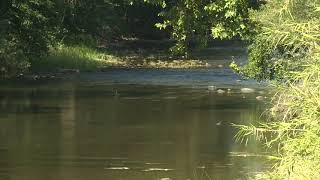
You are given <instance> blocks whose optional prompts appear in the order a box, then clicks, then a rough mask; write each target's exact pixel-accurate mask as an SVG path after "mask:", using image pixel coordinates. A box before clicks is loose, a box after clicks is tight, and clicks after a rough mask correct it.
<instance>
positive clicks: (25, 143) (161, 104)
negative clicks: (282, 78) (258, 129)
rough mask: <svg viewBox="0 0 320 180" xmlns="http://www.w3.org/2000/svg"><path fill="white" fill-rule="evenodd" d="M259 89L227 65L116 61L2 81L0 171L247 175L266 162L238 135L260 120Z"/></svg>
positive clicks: (11, 174)
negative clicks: (95, 69) (141, 65)
mask: <svg viewBox="0 0 320 180" xmlns="http://www.w3.org/2000/svg"><path fill="white" fill-rule="evenodd" d="M211 85H214V86H217V87H218V88H221V89H224V90H225V91H226V93H225V94H218V93H217V92H216V91H208V88H207V87H208V86H211ZM243 87H251V88H255V89H256V93H253V94H242V93H241V92H240V88H243ZM227 89H231V90H230V92H229V93H227V91H228V90H227ZM258 91H265V90H264V87H263V86H262V85H260V84H258V83H257V82H255V81H252V80H251V81H239V77H238V76H237V75H236V74H234V73H232V71H231V70H229V69H227V68H218V69H195V70H154V69H153V70H151V69H131V70H130V69H110V70H107V71H105V72H101V73H81V74H80V75H74V76H73V77H71V78H67V79H64V80H54V81H37V82H34V81H29V82H18V83H14V84H10V85H2V86H1V88H0V157H1V158H0V179H1V180H2V179H3V180H50V179H52V180H57V179H59V180H88V179H90V180H91V179H92V180H106V179H107V180H109V179H111V180H113V179H114V180H118V179H119V180H120V179H130V180H131V179H132V180H152V179H155V180H157V179H161V178H171V179H177V180H180V179H181V180H187V179H195V180H200V179H243V178H245V177H246V176H248V175H252V174H255V173H257V172H259V171H261V170H263V169H265V167H266V161H265V159H264V158H263V157H261V155H264V154H265V153H264V152H263V151H262V150H261V149H262V148H261V146H260V145H259V144H257V143H255V142H251V143H249V144H248V146H244V145H241V144H239V143H236V142H235V140H234V138H233V137H234V135H235V133H236V130H235V129H234V128H233V127H232V126H231V124H232V123H249V122H252V121H255V120H256V119H258V118H259V116H260V114H261V112H262V111H263V106H264V102H260V101H257V100H256V98H255V97H256V96H257V95H261V94H260V93H263V92H258Z"/></svg>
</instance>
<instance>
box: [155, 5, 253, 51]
mask: <svg viewBox="0 0 320 180" xmlns="http://www.w3.org/2000/svg"><path fill="white" fill-rule="evenodd" d="M151 2H153V3H158V4H159V5H161V6H162V7H163V8H164V9H163V11H162V12H161V13H160V15H161V16H163V18H164V21H163V22H162V23H158V24H157V27H159V28H160V29H165V28H169V29H171V35H172V38H173V39H175V40H177V43H176V45H175V46H174V47H173V48H172V49H171V50H172V52H174V53H177V54H183V53H187V52H188V51H189V49H190V47H193V46H194V45H192V42H195V44H196V46H200V47H203V46H206V45H207V42H208V40H210V39H212V38H214V39H231V38H233V37H244V36H245V35H247V34H248V32H249V31H250V27H251V25H250V22H249V19H248V14H249V13H248V12H249V9H250V8H256V7H257V4H258V3H257V1H248V0H222V1H212V0H187V1H185V0H178V1H170V0H168V1H163V0H153V1H151Z"/></svg>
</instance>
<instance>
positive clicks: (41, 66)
mask: <svg viewBox="0 0 320 180" xmlns="http://www.w3.org/2000/svg"><path fill="white" fill-rule="evenodd" d="M209 66H210V65H209V64H208V63H207V62H206V61H205V60H203V59H197V58H196V57H195V58H186V57H183V56H182V57H177V56H176V57H175V56H171V55H170V54H169V53H168V52H167V51H166V50H164V49H158V48H150V49H147V48H139V47H138V48H135V49H133V48H126V49H124V48H123V47H117V48H114V47H112V48H106V47H92V46H85V45H64V44H60V45H58V46H56V47H52V48H50V51H49V56H47V57H45V58H42V59H34V60H32V61H31V68H30V70H31V72H34V73H38V72H57V71H61V70H64V69H74V70H79V71H100V70H103V69H105V68H117V67H118V68H170V69H189V68H202V67H209Z"/></svg>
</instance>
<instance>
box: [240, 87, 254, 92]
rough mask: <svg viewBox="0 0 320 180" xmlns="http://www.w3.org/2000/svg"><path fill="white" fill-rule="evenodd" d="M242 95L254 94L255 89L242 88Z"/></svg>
mask: <svg viewBox="0 0 320 180" xmlns="http://www.w3.org/2000/svg"><path fill="white" fill-rule="evenodd" d="M241 92H242V93H253V92H254V89H252V88H241Z"/></svg>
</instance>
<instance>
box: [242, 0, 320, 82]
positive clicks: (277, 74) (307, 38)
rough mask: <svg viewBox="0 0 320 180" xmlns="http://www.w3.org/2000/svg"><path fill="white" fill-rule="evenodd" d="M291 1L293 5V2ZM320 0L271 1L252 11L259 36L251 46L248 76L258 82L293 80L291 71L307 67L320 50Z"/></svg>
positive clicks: (245, 72)
mask: <svg viewBox="0 0 320 180" xmlns="http://www.w3.org/2000/svg"><path fill="white" fill-rule="evenodd" d="M289 2H290V3H289ZM319 6H320V1H319V0H315V1H314V0H290V1H287V0H279V1H270V2H268V3H267V5H266V6H264V7H263V9H262V10H261V11H255V12H252V13H251V15H250V18H251V20H252V21H253V22H254V23H255V24H256V28H255V32H256V35H255V36H252V39H251V42H252V45H251V46H250V47H249V64H248V65H247V66H245V67H244V68H240V69H242V73H243V74H244V75H245V76H248V77H252V78H256V79H278V80H283V79H290V72H292V71H298V70H301V69H302V68H303V65H304V64H305V63H306V62H305V61H306V59H308V57H310V56H313V54H314V53H315V52H316V51H317V49H319V44H320V35H319V32H320V23H319V22H320V14H319V13H318V12H317V11H316V9H317V7H319Z"/></svg>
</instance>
